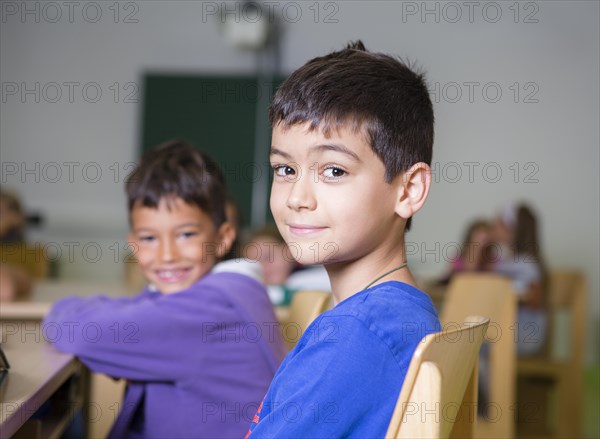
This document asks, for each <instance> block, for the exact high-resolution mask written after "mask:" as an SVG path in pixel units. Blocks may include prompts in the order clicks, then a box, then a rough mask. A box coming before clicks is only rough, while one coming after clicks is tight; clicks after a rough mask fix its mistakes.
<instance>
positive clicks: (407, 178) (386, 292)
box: [246, 41, 441, 439]
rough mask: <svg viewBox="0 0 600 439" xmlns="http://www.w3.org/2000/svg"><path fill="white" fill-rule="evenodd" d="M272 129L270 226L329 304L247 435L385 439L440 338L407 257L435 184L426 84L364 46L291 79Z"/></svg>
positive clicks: (279, 97) (274, 111) (276, 103)
mask: <svg viewBox="0 0 600 439" xmlns="http://www.w3.org/2000/svg"><path fill="white" fill-rule="evenodd" d="M270 120H271V124H272V127H273V138H272V146H271V153H270V161H271V165H272V167H273V170H274V180H273V186H272V192H271V210H272V212H273V216H274V218H275V222H276V223H277V226H278V228H279V231H280V232H281V234H282V236H283V237H284V239H285V240H286V242H287V243H288V245H289V247H290V250H291V252H292V254H293V255H294V257H295V258H296V259H297V260H298V262H300V263H302V264H317V263H318V264H324V265H325V268H326V269H327V272H328V275H329V278H330V280H331V286H332V293H333V296H334V299H335V301H336V303H337V305H336V306H335V308H333V309H332V310H330V311H327V312H325V313H324V314H322V315H321V316H320V317H318V318H317V319H316V320H315V321H314V322H313V323H312V324H311V325H310V326H309V328H308V329H307V330H306V332H305V333H304V335H303V336H302V338H301V339H300V341H299V342H298V344H297V345H296V347H295V348H294V349H293V350H292V351H291V352H290V353H289V354H288V355H287V357H286V359H285V360H284V362H283V363H282V365H281V366H280V367H279V370H278V371H277V373H276V374H275V377H274V378H273V381H272V383H271V386H270V388H269V390H268V392H267V394H266V396H265V398H264V400H263V403H262V404H261V406H260V408H259V410H258V412H257V414H256V416H255V417H254V420H253V422H252V424H251V426H250V430H249V431H248V434H247V435H246V437H247V438H248V437H250V438H251V439H254V438H274V437H276V438H278V439H282V438H340V437H344V438H376V437H384V435H385V432H386V430H387V427H388V424H389V421H390V419H391V416H392V412H393V410H394V407H395V404H396V401H397V398H398V395H399V393H400V389H401V387H402V383H403V381H404V376H405V374H406V371H407V368H408V365H409V363H410V360H411V357H412V354H413V352H414V350H415V348H416V346H417V344H418V343H419V342H420V340H421V339H422V337H423V336H425V335H426V334H428V333H431V332H436V331H439V330H440V329H441V328H440V323H439V320H438V317H437V314H436V311H435V308H434V307H433V305H432V303H431V300H430V299H429V297H428V296H427V295H426V294H425V293H423V292H421V291H419V290H418V289H417V288H416V286H415V285H416V283H415V280H414V278H413V277H412V275H411V273H410V271H409V269H408V267H407V266H406V253H405V249H404V231H405V230H408V229H409V227H410V223H411V217H412V216H413V215H414V214H415V213H416V212H417V211H419V210H420V209H421V207H422V206H423V204H424V202H425V199H426V198H427V194H428V192H429V187H430V183H431V170H430V167H429V164H430V163H431V154H432V145H433V122H434V116H433V108H432V103H431V100H430V98H429V93H428V90H427V86H426V84H425V82H424V79H423V77H422V75H420V74H417V73H415V72H413V71H412V70H411V69H410V68H409V67H408V66H406V65H405V64H403V63H402V62H401V61H399V60H398V59H396V58H394V57H391V56H388V55H384V54H380V53H373V52H369V51H367V50H366V49H365V47H364V45H363V44H362V42H360V41H358V42H356V43H353V44H351V45H350V46H348V47H347V48H346V49H344V50H341V51H338V52H333V53H331V54H329V55H327V56H323V57H319V58H315V59H313V60H311V61H309V62H308V63H307V64H305V65H304V66H303V67H301V68H300V69H298V70H296V71H295V72H294V73H292V75H291V76H290V77H289V78H288V79H287V80H286V81H285V83H284V84H283V85H282V86H281V87H280V88H279V90H278V91H277V94H276V95H275V97H274V99H273V102H272V104H271V108H270Z"/></svg>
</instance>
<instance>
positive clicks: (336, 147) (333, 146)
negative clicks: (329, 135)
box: [312, 143, 360, 162]
mask: <svg viewBox="0 0 600 439" xmlns="http://www.w3.org/2000/svg"><path fill="white" fill-rule="evenodd" d="M312 149H314V150H316V151H336V152H341V153H342V154H346V155H348V156H350V158H351V159H353V160H355V161H357V162H360V157H358V155H357V154H356V153H355V152H354V151H352V150H351V149H348V148H347V147H345V146H344V145H341V144H339V143H324V144H322V145H316V146H313V147H312Z"/></svg>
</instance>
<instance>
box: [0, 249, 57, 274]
mask: <svg viewBox="0 0 600 439" xmlns="http://www.w3.org/2000/svg"><path fill="white" fill-rule="evenodd" d="M0 262H1V263H3V264H9V265H15V266H18V267H22V268H24V269H25V271H27V273H28V274H29V275H30V276H31V277H32V278H33V279H44V278H46V277H48V274H49V271H50V261H49V260H48V256H47V255H46V251H45V247H44V246H43V245H42V244H35V245H26V244H1V245H0Z"/></svg>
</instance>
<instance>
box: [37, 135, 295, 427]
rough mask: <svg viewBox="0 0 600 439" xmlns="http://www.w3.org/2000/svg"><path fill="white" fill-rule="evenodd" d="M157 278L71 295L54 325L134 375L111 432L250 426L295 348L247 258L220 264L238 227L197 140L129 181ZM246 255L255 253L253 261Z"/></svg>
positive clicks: (149, 270) (141, 250)
mask: <svg viewBox="0 0 600 439" xmlns="http://www.w3.org/2000/svg"><path fill="white" fill-rule="evenodd" d="M126 191H127V196H128V203H129V212H130V223H131V233H130V236H129V240H130V241H131V242H132V243H133V245H134V248H135V249H136V253H135V256H136V258H137V261H138V263H139V266H140V268H141V270H142V272H143V274H144V276H145V277H146V278H147V280H148V281H149V282H150V286H149V287H148V288H146V289H144V290H143V291H142V292H141V293H140V294H139V295H137V296H136V297H133V298H119V299H109V298H106V297H94V298H90V299H82V298H78V297H73V298H67V299H64V300H61V301H60V302H58V303H56V304H55V305H54V307H53V309H52V311H51V312H50V314H49V315H48V316H47V317H46V319H45V321H44V325H60V327H61V328H63V327H65V328H69V329H70V330H69V331H62V333H63V334H64V336H61V337H58V339H55V340H53V343H54V346H55V347H56V348H57V349H59V350H61V351H63V352H70V353H73V354H75V355H77V356H78V357H79V359H80V360H81V361H82V362H83V363H85V364H86V365H87V366H88V367H89V368H90V369H91V370H93V371H94V372H100V373H105V374H107V375H109V376H112V377H115V378H124V379H126V380H128V387H127V392H126V395H125V401H124V402H123V405H122V409H121V412H120V414H119V417H118V418H117V420H116V421H115V424H114V426H113V428H112V430H111V433H110V437H111V438H125V437H127V438H150V437H156V438H188V437H189V438H236V437H242V436H243V435H244V433H245V431H246V429H247V426H248V423H249V422H250V421H251V419H252V416H253V415H254V413H255V412H256V409H257V407H258V404H259V403H260V401H261V399H262V397H263V396H264V393H265V391H266V390H267V388H268V386H269V383H270V381H271V379H272V378H273V374H274V373H275V371H276V370H277V367H278V366H279V363H280V362H281V359H282V358H283V355H284V348H283V343H282V340H281V336H280V333H279V329H278V327H277V324H276V318H275V316H274V314H273V309H272V307H271V305H270V302H269V299H268V296H267V293H266V291H265V288H264V286H263V285H262V284H261V283H260V282H259V280H257V279H256V278H253V277H252V276H249V275H247V274H244V273H243V272H244V271H246V273H251V272H252V270H248V267H247V266H246V265H245V263H244V262H243V261H229V262H225V263H221V264H217V262H218V260H219V259H220V258H221V257H222V256H223V255H225V254H226V253H227V252H228V250H229V249H230V247H231V245H232V243H233V241H234V239H235V231H234V229H233V227H232V226H231V225H230V224H229V223H228V222H226V217H225V209H224V205H225V183H224V178H223V174H222V172H221V171H220V169H219V168H218V167H217V165H216V164H215V163H214V162H213V161H212V160H211V159H210V158H209V157H207V156H206V155H204V154H203V153H201V152H200V151H198V150H197V149H195V148H194V147H192V146H191V145H189V144H186V143H184V142H180V141H174V142H169V143H167V144H165V145H162V146H160V147H158V148H157V149H156V150H154V151H151V152H150V153H148V154H147V155H145V156H144V157H143V159H142V161H141V164H140V165H139V166H138V168H137V169H136V170H135V171H134V172H133V174H132V175H131V176H130V177H129V179H128V181H127V184H126ZM246 264H247V263H246Z"/></svg>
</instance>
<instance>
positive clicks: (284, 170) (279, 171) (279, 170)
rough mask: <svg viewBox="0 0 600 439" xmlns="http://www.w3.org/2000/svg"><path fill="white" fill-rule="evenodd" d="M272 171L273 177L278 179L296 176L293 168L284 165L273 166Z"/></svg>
mask: <svg viewBox="0 0 600 439" xmlns="http://www.w3.org/2000/svg"><path fill="white" fill-rule="evenodd" d="M273 171H275V175H276V176H278V177H287V176H289V175H295V174H296V171H295V170H294V168H292V167H291V166H286V165H275V166H273Z"/></svg>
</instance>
